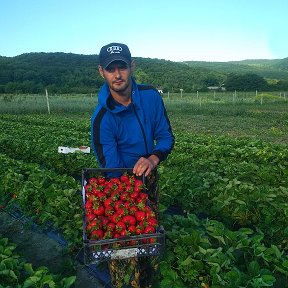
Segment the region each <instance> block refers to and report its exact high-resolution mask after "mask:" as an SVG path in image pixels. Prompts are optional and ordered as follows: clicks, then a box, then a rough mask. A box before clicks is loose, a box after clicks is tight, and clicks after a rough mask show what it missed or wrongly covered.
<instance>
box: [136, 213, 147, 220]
mask: <svg viewBox="0 0 288 288" xmlns="http://www.w3.org/2000/svg"><path fill="white" fill-rule="evenodd" d="M135 218H136V220H137V221H139V222H140V221H143V220H144V219H145V212H144V211H136V212H135Z"/></svg>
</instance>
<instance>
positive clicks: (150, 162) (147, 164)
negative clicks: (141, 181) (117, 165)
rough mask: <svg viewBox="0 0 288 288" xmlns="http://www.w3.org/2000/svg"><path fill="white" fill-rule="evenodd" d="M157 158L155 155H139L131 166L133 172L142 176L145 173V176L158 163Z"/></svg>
mask: <svg viewBox="0 0 288 288" xmlns="http://www.w3.org/2000/svg"><path fill="white" fill-rule="evenodd" d="M158 163H159V158H158V157H157V156H156V155H151V156H149V157H148V158H144V157H141V158H140V159H139V160H138V161H137V162H136V164H135V166H134V168H133V173H134V174H136V175H137V176H142V174H143V173H145V174H144V175H145V177H147V176H148V175H149V173H150V172H151V171H152V170H153V169H154V168H155V167H156V166H157V165H158Z"/></svg>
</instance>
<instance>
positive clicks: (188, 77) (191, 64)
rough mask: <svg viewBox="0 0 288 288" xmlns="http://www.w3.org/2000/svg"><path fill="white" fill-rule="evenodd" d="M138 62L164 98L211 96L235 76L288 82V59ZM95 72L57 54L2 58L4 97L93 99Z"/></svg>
mask: <svg viewBox="0 0 288 288" xmlns="http://www.w3.org/2000/svg"><path fill="white" fill-rule="evenodd" d="M134 60H135V62H136V71H135V73H134V75H135V78H136V80H137V81H138V82H139V83H149V84H152V85H153V86H154V87H156V88H160V89H162V90H164V91H166V92H167V91H170V92H179V90H180V89H183V90H184V91H185V92H192V91H197V90H198V91H201V90H207V87H209V86H220V84H223V83H225V81H226V79H227V77H228V76H229V74H231V73H234V74H253V73H254V74H257V75H258V76H261V77H263V78H267V79H276V82H277V81H278V80H284V82H285V83H286V81H288V58H284V59H275V60H265V59H263V60H244V61H231V62H202V61H186V62H173V61H167V60H161V59H150V58H140V57H137V58H134ZM97 70H98V55H81V54H72V53H62V52H59V53H26V54H22V55H19V56H15V57H1V56H0V93H43V91H45V89H48V90H49V91H50V92H51V93H72V92H74V93H95V92H96V91H97V90H98V89H99V88H100V87H101V86H102V84H103V79H102V78H101V77H100V76H99V73H98V71H97ZM274 82H275V81H274ZM282 82H283V81H282ZM285 85H286V84H285ZM282 87H283V85H282Z"/></svg>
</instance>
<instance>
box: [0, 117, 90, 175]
mask: <svg viewBox="0 0 288 288" xmlns="http://www.w3.org/2000/svg"><path fill="white" fill-rule="evenodd" d="M22 119H23V120H22ZM21 120H22V121H21ZM62 120H63V118H59V119H58V118H56V120H55V118H51V119H46V118H44V117H43V116H42V118H41V117H40V116H38V117H35V120H34V118H33V117H31V116H30V117H27V116H26V117H24V116H14V115H2V116H1V117H0V136H1V137H0V147H1V148H0V153H4V154H6V155H9V156H10V157H11V158H14V159H21V160H24V161H26V162H33V163H38V164H40V165H42V166H44V167H47V168H49V169H54V170H55V171H57V172H58V173H60V174H64V173H65V174H68V175H73V176H75V177H78V178H79V177H80V176H81V171H82V169H83V168H85V167H93V166H95V165H96V160H95V157H94V156H93V155H92V153H91V154H90V155H87V154H83V153H75V154H68V155H64V154H60V153H58V147H59V146H68V147H79V146H82V145H87V146H89V144H90V143H89V141H90V136H89V133H90V131H89V129H88V128H87V127H85V126H84V125H83V123H81V121H79V122H77V121H73V122H72V121H71V120H70V121H68V120H67V122H68V123H69V122H72V123H70V124H71V127H70V126H69V124H67V123H66V122H65V121H64V120H63V121H62ZM33 121H34V122H33ZM72 124H73V125H72Z"/></svg>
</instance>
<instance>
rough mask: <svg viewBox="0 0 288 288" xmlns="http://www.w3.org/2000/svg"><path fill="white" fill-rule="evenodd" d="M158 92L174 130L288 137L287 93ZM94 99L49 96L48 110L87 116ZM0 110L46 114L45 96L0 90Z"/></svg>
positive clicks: (277, 140) (271, 138)
mask: <svg viewBox="0 0 288 288" xmlns="http://www.w3.org/2000/svg"><path fill="white" fill-rule="evenodd" d="M162 97H163V99H164V102H165V105H166V108H167V112H168V114H169V116H170V120H171V124H172V127H173V128H174V129H176V130H177V131H178V130H179V131H186V132H189V133H198V134H199V133H200V134H209V135H227V136H231V137H249V138H253V139H262V140H265V141H272V142H275V143H282V144H286V143H288V113H287V112H288V93H287V94H285V93H283V92H282V93H279V92H265V93H260V92H258V93H256V92H236V93H235V92H234V93H233V92H218V91H217V92H213V91H212V92H209V93H204V92H199V93H183V94H182V95H181V94H180V93H169V94H168V93H164V94H163V95H162ZM96 105H97V95H96V94H89V95H87V94H86V95H77V94H75V95H51V96H49V108H50V113H51V115H54V114H57V115H58V116H60V115H63V114H65V117H67V116H68V117H73V118H74V117H76V118H78V116H77V114H78V113H80V117H81V118H82V119H83V113H84V114H86V113H87V115H86V117H87V121H89V117H90V115H91V113H92V111H93V110H94V108H95V106H96ZM0 113H1V114H6V113H8V114H10V113H11V114H34V113H36V114H47V115H48V108H47V99H46V96H45V95H0ZM59 114H60V115H59ZM63 116H64V115H63Z"/></svg>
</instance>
